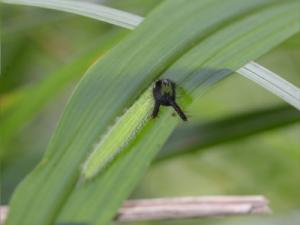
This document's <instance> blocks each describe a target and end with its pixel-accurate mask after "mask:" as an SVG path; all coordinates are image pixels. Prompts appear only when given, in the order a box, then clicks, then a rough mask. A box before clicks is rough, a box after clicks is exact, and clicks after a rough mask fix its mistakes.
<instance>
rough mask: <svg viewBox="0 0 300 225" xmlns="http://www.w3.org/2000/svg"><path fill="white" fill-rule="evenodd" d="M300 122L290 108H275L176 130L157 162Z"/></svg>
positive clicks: (299, 118) (298, 116) (296, 111)
mask: <svg viewBox="0 0 300 225" xmlns="http://www.w3.org/2000/svg"><path fill="white" fill-rule="evenodd" d="M299 122H300V113H299V111H298V110H296V109H295V108H292V107H290V106H285V105H284V106H276V107H271V108H268V109H263V110H256V111H253V112H248V113H244V114H238V115H233V116H230V117H228V118H224V119H220V120H217V121H212V122H206V123H204V124H192V125H191V126H183V127H181V128H179V129H177V130H176V131H175V132H174V134H173V135H172V136H171V137H170V138H169V140H168V142H167V144H166V145H165V146H164V147H163V149H162V151H161V152H160V153H159V155H158V157H157V158H156V159H157V161H160V160H163V159H168V158H170V157H175V156H181V155H182V154H189V153H193V152H197V151H200V150H203V149H205V148H208V147H211V146H215V145H218V144H221V143H224V142H230V141H235V140H237V139H242V138H246V137H249V136H250V135H256V134H259V133H261V132H265V131H268V130H270V129H275V128H282V127H284V126H288V125H291V124H294V123H299Z"/></svg>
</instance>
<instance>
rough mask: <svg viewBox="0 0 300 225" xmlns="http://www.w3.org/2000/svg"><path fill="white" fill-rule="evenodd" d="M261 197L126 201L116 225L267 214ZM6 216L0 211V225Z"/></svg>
mask: <svg viewBox="0 0 300 225" xmlns="http://www.w3.org/2000/svg"><path fill="white" fill-rule="evenodd" d="M270 212H271V210H270V209H269V207H268V201H267V200H266V198H265V197H263V196H202V197H179V198H157V199H139V200H128V201H126V202H125V203H124V204H123V206H122V207H121V208H120V209H119V211H118V213H117V215H116V217H115V220H117V221H119V222H127V221H142V220H165V219H187V218H200V217H219V216H234V215H249V214H265V213H270ZM7 213H8V207H7V206H1V207H0V218H1V220H0V224H3V223H4V220H5V218H6V216H7Z"/></svg>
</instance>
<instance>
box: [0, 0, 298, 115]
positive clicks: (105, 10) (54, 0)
mask: <svg viewBox="0 0 300 225" xmlns="http://www.w3.org/2000/svg"><path fill="white" fill-rule="evenodd" d="M2 1H3V2H6V3H11V4H24V5H31V6H38V7H44V8H50V9H57V10H61V11H66V12H71V13H75V14H78V15H82V16H87V17H90V18H93V19H97V20H100V21H105V22H108V23H111V24H115V25H118V26H121V27H125V28H128V29H134V28H136V27H137V26H138V25H139V24H140V23H141V22H142V21H143V19H144V18H143V17H140V16H137V15H134V14H132V13H127V12H124V11H121V10H116V9H113V8H109V7H105V6H101V5H96V4H93V3H89V2H80V1H64V0H63V1H61V0H50V1H43V0H2ZM297 7H298V10H300V7H299V6H297ZM297 19H298V20H300V16H299V18H297ZM245 63H247V64H246V65H245V66H243V67H241V68H240V69H239V70H238V71H237V72H238V73H240V74H241V75H243V76H245V77H247V78H248V79H250V80H252V81H254V82H256V83H257V84H259V85H260V86H262V87H263V88H265V89H267V90H268V91H270V92H272V93H273V94H275V95H277V96H278V97H280V98H282V99H283V100H284V101H286V102H287V103H289V104H291V105H292V106H294V107H296V108H297V109H298V110H300V88H298V87H296V86H294V85H293V84H291V83H289V82H288V81H286V80H284V79H283V78H281V77H280V76H278V75H276V74H275V73H273V72H271V71H269V70H267V69H266V68H264V67H262V66H260V65H258V64H257V63H254V62H250V63H248V62H245Z"/></svg>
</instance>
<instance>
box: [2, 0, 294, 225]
mask: <svg viewBox="0 0 300 225" xmlns="http://www.w3.org/2000/svg"><path fill="white" fill-rule="evenodd" d="M297 6H298V1H293V0H291V1H284V2H277V1H272V0H253V1H240V0H227V1H218V0H205V1H184V0H169V1H165V2H163V3H162V4H161V5H160V6H159V7H158V8H157V9H156V10H154V11H153V12H152V13H151V14H150V15H149V17H147V19H146V20H145V21H144V22H143V23H142V24H141V25H140V26H139V27H138V28H137V29H136V30H135V31H134V32H132V33H131V34H130V35H129V36H128V37H127V38H126V39H125V40H124V41H122V42H121V43H120V44H119V45H117V46H116V47H115V48H114V49H113V50H112V51H111V52H110V53H109V54H107V55H106V57H104V58H103V59H102V60H100V61H98V62H97V63H96V64H95V65H94V66H93V67H91V68H90V69H89V70H88V72H87V74H86V75H85V77H84V79H82V80H81V82H80V83H79V85H78V87H77V89H76V91H75V92H74V94H73V96H72V98H71V100H70V101H69V104H68V106H67V107H66V109H65V111H64V114H63V117H62V119H61V121H60V123H59V126H58V128H57V130H56V131H55V133H54V135H53V138H52V140H51V142H50V144H49V147H48V151H47V153H46V155H45V157H44V158H43V161H42V162H41V163H40V164H39V166H38V167H37V168H36V169H35V170H34V171H33V172H32V173H31V174H30V175H29V176H28V177H27V179H26V180H24V181H23V183H22V184H21V185H20V186H19V187H18V189H17V191H16V192H15V194H14V197H13V199H12V201H11V208H10V214H9V217H8V220H7V224H8V225H12V224H24V225H27V224H28V225H29V224H30V225H35V224H38V225H42V224H51V223H54V222H70V221H75V222H81V223H83V222H84V223H90V224H107V223H108V222H109V221H110V220H111V219H112V217H113V216H114V215H115V212H116V210H117V209H118V207H119V205H120V204H121V203H122V201H123V200H124V199H125V198H127V197H128V195H129V194H130V192H131V191H132V189H133V188H134V185H135V184H136V182H137V181H138V180H139V179H140V177H141V176H142V175H143V173H144V172H145V170H146V169H147V167H148V166H149V164H150V162H151V160H152V159H153V158H154V157H155V155H156V153H157V152H158V150H159V149H160V147H161V146H162V145H163V144H164V142H165V141H166V139H167V138H168V136H169V135H170V134H171V132H172V131H173V130H174V128H175V127H176V125H177V124H178V122H179V119H178V118H176V117H172V116H171V112H172V111H171V109H165V110H162V111H161V112H160V117H159V118H158V119H155V120H150V121H149V122H147V123H146V124H145V126H144V127H143V128H142V129H141V130H140V132H138V134H137V135H135V138H134V139H133V140H132V141H131V142H130V143H129V144H128V145H127V146H126V148H125V149H124V150H123V151H122V152H121V153H120V154H118V155H117V157H115V158H114V160H113V161H112V163H110V165H109V166H107V167H104V168H103V170H101V171H100V173H98V174H97V175H96V176H95V177H94V179H93V180H90V181H87V182H83V183H80V182H79V181H80V180H79V179H80V175H81V168H82V163H84V162H85V161H86V159H87V157H88V156H89V155H90V153H91V152H92V150H93V145H94V144H95V143H97V142H98V140H99V138H100V137H101V136H102V135H105V134H106V132H107V130H108V128H109V126H113V125H114V124H115V119H116V118H117V117H119V116H122V115H123V114H124V113H123V112H124V109H125V108H127V107H131V106H132V105H134V102H135V101H136V99H138V98H141V97H140V96H141V95H142V93H144V92H145V90H147V89H148V88H150V86H151V83H152V82H153V80H154V79H156V78H158V77H168V78H170V79H172V80H173V81H175V82H176V83H177V84H178V85H179V86H180V87H182V88H183V89H184V90H185V91H186V92H187V93H188V94H189V95H190V96H191V98H192V99H193V100H194V99H196V98H198V97H200V96H201V94H202V93H203V90H204V89H208V88H209V87H211V86H212V85H213V84H214V83H216V82H217V81H219V80H220V79H222V78H224V77H225V76H227V75H229V74H230V73H232V72H233V71H235V70H237V69H238V68H240V67H241V66H242V65H244V64H245V63H246V62H248V61H250V60H252V59H255V58H257V57H259V56H260V55H262V54H264V53H265V52H266V51H268V50H270V49H271V48H272V47H274V46H276V45H277V44H279V43H280V42H282V41H283V40H285V39H286V38H288V37H290V36H291V35H293V34H295V33H296V32H298V31H299V21H298V20H297V18H298V9H297ZM224 9H226V10H224ZM174 12H176V13H174ZM138 101H139V100H138ZM183 107H184V108H187V107H188V104H183ZM149 110H150V109H149ZM126 113H129V112H128V111H127V112H125V114H126ZM146 113H148V112H146ZM124 116H125V115H124ZM132 116H134V115H132ZM121 123H124V124H123V125H122V126H124V127H125V126H138V125H139V124H136V123H130V121H122V122H121ZM126 124H127V125H126ZM131 130H134V127H133V128H131ZM112 138H113V137H112ZM110 150H111V151H112V152H113V151H115V150H116V149H110ZM28 205H30V207H28ZM36 212H38V213H36Z"/></svg>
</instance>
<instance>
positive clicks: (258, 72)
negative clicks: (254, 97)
mask: <svg viewBox="0 0 300 225" xmlns="http://www.w3.org/2000/svg"><path fill="white" fill-rule="evenodd" d="M299 10H300V7H299ZM299 19H300V18H299ZM238 72H239V73H240V74H242V75H243V76H244V77H246V78H248V79H249V80H252V81H254V82H256V83H258V84H259V85H261V86H262V87H264V88H265V89H267V90H269V91H270V92H272V93H273V94H275V95H277V96H278V97H280V98H282V99H283V100H285V101H286V102H288V103H289V104H291V105H292V106H294V107H295V108H296V109H298V110H300V89H299V88H298V87H296V86H295V85H293V84H291V83H290V82H288V81H286V80H284V79H283V78H281V77H280V76H278V75H276V74H275V73H273V72H272V71H270V70H268V69H266V68H264V67H262V66H260V65H259V64H257V63H254V62H251V63H248V64H247V65H246V66H244V67H243V68H241V69H239V70H238Z"/></svg>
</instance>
